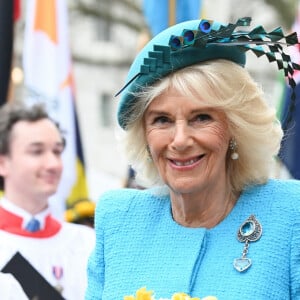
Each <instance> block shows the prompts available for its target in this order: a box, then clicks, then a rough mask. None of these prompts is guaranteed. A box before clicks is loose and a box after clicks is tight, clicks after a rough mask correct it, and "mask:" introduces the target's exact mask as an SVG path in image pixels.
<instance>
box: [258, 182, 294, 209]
mask: <svg viewBox="0 0 300 300" xmlns="http://www.w3.org/2000/svg"><path fill="white" fill-rule="evenodd" d="M254 191H255V192H256V194H257V196H258V198H261V199H262V202H264V203H265V201H266V200H267V199H268V200H269V203H272V204H273V205H275V206H277V207H282V208H284V209H287V208H288V209H290V210H296V211H300V181H299V180H295V179H270V180H268V182H267V183H266V184H263V185H259V186H256V187H255V188H254Z"/></svg>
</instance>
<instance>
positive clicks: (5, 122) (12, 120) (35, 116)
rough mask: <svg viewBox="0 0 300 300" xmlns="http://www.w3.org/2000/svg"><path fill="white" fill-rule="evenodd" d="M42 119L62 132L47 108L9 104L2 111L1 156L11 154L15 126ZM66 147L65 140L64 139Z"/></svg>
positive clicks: (2, 181) (0, 111) (15, 103)
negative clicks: (51, 123)
mask: <svg viewBox="0 0 300 300" xmlns="http://www.w3.org/2000/svg"><path fill="white" fill-rule="evenodd" d="M42 119H48V120H50V121H52V122H53V123H54V124H55V125H56V126H57V128H58V130H59V131H60V132H61V130H60V128H59V125H58V123H57V122H55V121H54V120H53V119H51V118H50V116H49V114H48V113H47V111H46V109H45V106H44V105H43V104H41V103H39V104H35V105H32V106H27V105H25V104H23V103H20V102H8V103H6V104H5V105H3V106H2V107H1V109H0V155H1V154H2V155H7V154H9V152H10V142H11V133H12V129H13V127H14V125H15V124H16V123H18V122H20V121H28V122H36V121H39V120H42ZM62 139H63V143H64V145H65V139H64V138H63V136H62ZM3 187H4V180H3V177H2V176H0V189H3Z"/></svg>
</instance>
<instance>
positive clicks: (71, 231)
mask: <svg viewBox="0 0 300 300" xmlns="http://www.w3.org/2000/svg"><path fill="white" fill-rule="evenodd" d="M62 231H63V232H64V233H65V234H66V235H68V236H72V235H74V236H76V239H78V237H79V236H80V238H82V239H84V240H90V241H91V242H93V240H94V238H95V232H94V229H93V228H91V227H88V226H86V225H81V224H74V223H69V222H65V221H64V222H62Z"/></svg>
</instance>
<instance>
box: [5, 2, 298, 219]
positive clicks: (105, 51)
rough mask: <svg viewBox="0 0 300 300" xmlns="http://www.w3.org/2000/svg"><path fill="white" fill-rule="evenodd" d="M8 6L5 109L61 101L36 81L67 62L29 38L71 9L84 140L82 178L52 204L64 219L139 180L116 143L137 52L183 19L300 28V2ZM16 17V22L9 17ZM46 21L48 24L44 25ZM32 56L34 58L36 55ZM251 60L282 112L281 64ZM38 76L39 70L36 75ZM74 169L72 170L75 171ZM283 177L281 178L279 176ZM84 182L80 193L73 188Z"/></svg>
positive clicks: (80, 138) (78, 120)
mask: <svg viewBox="0 0 300 300" xmlns="http://www.w3.org/2000/svg"><path fill="white" fill-rule="evenodd" d="M12 2H13V3H14V5H13V6H11V4H12ZM1 3H2V4H0V14H1V16H0V25H1V26H0V33H1V32H2V34H0V39H1V40H0V51H1V52H0V57H1V55H2V56H3V55H5V52H7V51H9V49H10V45H11V44H10V40H9V34H12V35H13V38H12V45H13V47H12V48H11V50H12V51H11V53H12V55H11V64H10V65H9V63H8V62H9V59H8V58H7V57H9V56H7V57H6V60H5V59H4V62H3V63H1V64H2V66H4V65H5V62H6V65H7V64H8V65H9V66H8V67H9V68H10V76H9V78H10V85H9V88H8V90H7V93H6V94H5V93H4V94H3V93H2V95H1V100H2V103H3V102H5V101H14V100H22V101H24V100H25V101H26V99H30V98H31V99H32V98H35V99H37V98H38V99H42V100H43V101H48V102H49V101H51V99H52V100H53V99H54V98H55V99H56V95H55V92H54V94H51V95H52V96H53V95H54V96H53V97H54V98H51V97H49V95H47V93H46V92H45V93H44V92H43V91H41V89H39V86H35V87H34V84H33V83H32V82H33V81H34V80H35V78H37V77H39V78H40V79H41V80H43V82H50V81H51V80H52V79H51V78H52V77H51V76H50V73H51V72H52V71H53V70H52V68H51V66H52V67H53V65H52V64H55V63H56V62H58V64H59V66H58V68H59V67H60V66H61V65H64V63H63V62H60V59H57V60H54V61H53V62H51V58H49V61H48V58H47V56H43V57H42V58H40V57H39V55H40V53H41V52H42V51H46V52H47V51H49V50H50V52H48V54H49V53H50V54H49V55H51V53H52V52H53V51H56V50H53V51H52V50H51V47H52V46H53V45H52V44H51V43H50V44H49V45H48V44H47V43H49V41H45V40H43V37H41V36H39V37H38V38H40V40H38V41H34V39H33V38H32V37H29V35H30V34H32V33H30V30H31V29H32V28H31V29H30V26H31V25H30V24H33V23H32V22H33V21H32V18H33V19H34V18H35V22H37V12H43V16H42V17H40V19H39V22H40V23H39V24H40V25H39V26H40V27H38V25H36V24H37V23H34V24H35V25H34V26H35V27H34V28H35V33H36V32H38V31H39V29H40V33H39V34H41V33H42V32H43V31H44V32H48V33H49V32H50V29H49V28H48V27H47V26H48V25H47V24H48V23H49V22H50V21H51V20H50V21H49V20H48V18H50V19H51V12H55V13H54V14H52V15H53V17H57V18H59V17H61V15H60V13H59V12H58V6H57V7H56V5H58V4H57V3H60V4H59V6H61V5H65V6H66V11H65V12H66V14H65V15H64V16H65V17H64V19H63V20H64V22H65V23H64V24H65V26H66V27H65V29H64V30H65V31H64V33H63V35H62V39H63V41H64V49H66V47H67V48H68V51H69V52H68V54H67V60H68V55H69V56H70V60H69V61H68V65H67V67H68V68H69V69H68V72H69V71H70V74H71V75H72V76H71V79H72V84H71V95H72V105H74V107H73V108H72V109H73V112H72V114H74V115H73V116H75V117H74V119H73V121H74V122H75V123H74V122H73V123H74V124H75V126H76V130H75V132H74V134H75V136H76V138H77V140H75V142H74V145H75V148H76V149H75V150H73V152H72V151H71V152H72V153H73V154H74V153H75V152H76V151H78V149H79V152H80V153H79V158H78V157H77V158H76V164H77V166H76V167H75V169H74V170H76V171H75V172H77V173H78V174H79V177H80V178H77V179H76V178H75V179H74V178H73V179H72V180H71V184H68V183H62V185H61V190H65V191H64V193H62V194H60V196H59V197H56V198H55V197H54V199H56V200H53V203H54V204H53V205H54V206H55V205H58V206H59V207H60V208H58V210H57V214H60V213H59V212H58V211H59V210H61V212H62V211H63V210H64V205H65V203H67V205H72V203H74V202H76V201H77V200H78V199H82V198H87V199H89V200H91V201H93V202H96V201H97V200H98V198H99V196H100V195H101V194H102V193H103V192H104V191H105V190H107V189H111V188H119V187H124V186H126V185H128V182H129V181H128V180H129V178H128V177H129V176H131V177H132V176H133V172H132V171H131V170H129V167H128V163H127V161H126V158H125V157H124V155H123V154H122V151H121V149H120V147H119V144H118V142H117V137H118V135H119V132H120V128H119V127H118V125H117V123H116V117H115V115H116V107H117V104H118V101H119V99H118V97H115V96H114V95H115V94H116V93H117V92H118V91H119V90H120V88H121V87H122V86H123V85H124V83H125V81H126V74H127V71H128V69H129V66H130V64H131V62H132V61H133V59H134V57H135V55H136V53H137V52H138V51H139V49H141V47H142V46H143V45H144V44H145V43H146V42H147V40H149V38H150V37H151V36H152V35H153V34H155V33H157V32H158V31H160V30H162V29H164V28H165V27H166V26H169V25H172V24H174V23H176V22H178V20H179V18H181V19H190V18H192V19H194V18H201V17H202V18H206V19H213V20H218V21H220V22H224V23H228V22H236V20H237V19H238V18H240V17H245V16H250V17H252V24H253V26H255V25H258V24H263V26H264V27H265V29H266V30H267V31H270V30H273V29H274V28H276V27H277V26H281V27H282V28H283V29H284V30H285V32H289V31H291V29H292V27H293V26H295V23H296V20H297V13H298V6H299V4H298V0H276V1H275V0H251V1H249V0H202V1H199V0H197V1H194V0H181V1H180V0H177V1H175V0H159V1H158V0H68V1H64V0H57V1H55V0H19V1H18V0H15V1H13V0H1ZM42 6H44V8H42ZM11 10H12V12H13V19H11V18H9V17H8V16H9V13H8V12H11ZM7 19H8V20H7ZM1 20H2V21H1ZM11 20H12V31H11V32H8V33H7V29H8V28H9V27H7V24H10V23H9V22H11ZM57 20H58V21H57V22H56V24H57V26H58V27H57V28H56V30H57V31H58V30H59V28H60V27H59V26H63V24H62V23H61V22H62V21H61V20H62V19H57ZM52 21H53V20H52ZM5 22H8V23H5ZM43 22H45V23H47V22H48V23H47V24H46V25H41V24H42V23H43ZM50 23H51V22H50ZM5 26H6V27H5ZM32 26H33V25H32ZM43 26H44V27H43ZM4 31H5V32H4ZM5 34H8V35H5ZM1 36H2V38H1ZM49 37H50V35H49ZM44 42H45V45H44V46H43V47H41V44H42V43H44ZM59 42H60V41H59V39H58V41H57V43H59ZM30 43H31V44H30ZM1 44H2V46H1ZM29 44H30V45H29ZM34 47H35V49H33V48H34ZM32 49H33V50H32ZM30 51H33V52H32V53H31V54H30V53H29V52H30ZM34 51H35V52H34ZM51 51H52V52H51ZM26 57H27V58H26ZM28 57H29V58H28ZM58 57H59V58H61V56H60V55H59V56H58ZM247 59H248V61H247V68H248V69H249V71H250V72H251V73H252V74H253V76H254V77H255V78H257V80H258V81H259V82H261V84H262V86H263V89H264V90H265V92H266V95H267V98H268V100H269V101H270V103H271V105H274V106H275V107H279V106H280V102H281V101H282V98H283V93H284V90H285V83H284V80H283V76H279V75H278V71H277V66H276V64H270V63H268V61H267V60H266V59H265V58H261V59H260V58H259V59H257V58H256V57H255V56H254V55H253V54H252V53H249V54H247ZM47 62H48V63H47ZM44 64H45V66H43V65H44ZM46 65H47V66H46ZM47 68H48V69H47ZM49 68H50V70H49ZM35 69H38V70H39V71H38V72H37V73H36V72H33V73H31V72H32V70H35ZM51 70H52V71H51ZM62 72H63V71H62ZM0 73H2V75H1V76H2V78H3V76H4V75H5V69H4V68H2V71H1V67H0ZM30 74H31V75H30ZM32 74H33V75H32ZM39 74H40V75H39ZM59 74H61V73H59ZM48 75H49V77H47V76H48ZM46 91H47V89H46ZM3 95H5V96H3ZM33 95H34V97H33ZM50 98H51V99H50ZM56 100H57V99H56ZM53 101H54V100H53ZM57 101H59V100H57ZM60 118H63V119H64V118H67V115H64V114H60ZM72 118H73V117H72ZM58 119H59V118H58ZM73 123H72V124H73ZM78 147H79V148H78ZM76 153H77V152H76ZM76 153H75V154H76ZM76 155H77V154H76ZM73 160H74V158H73ZM78 162H79V165H78ZM66 165H67V166H68V163H67V164H66ZM78 166H79V167H78ZM69 170H73V169H72V167H70V169H69ZM276 172H278V173H276ZM281 172H282V171H281V170H280V171H278V170H276V171H275V173H276V175H278V176H280V174H281ZM73 173H74V172H73ZM279 173H280V174H279ZM79 181H81V183H79ZM83 181H84V183H83ZM78 183H79V186H78V187H77V189H74V186H73V185H75V184H78ZM72 189H73V190H72ZM70 193H73V194H72V197H69V194H70ZM55 201H56V202H55Z"/></svg>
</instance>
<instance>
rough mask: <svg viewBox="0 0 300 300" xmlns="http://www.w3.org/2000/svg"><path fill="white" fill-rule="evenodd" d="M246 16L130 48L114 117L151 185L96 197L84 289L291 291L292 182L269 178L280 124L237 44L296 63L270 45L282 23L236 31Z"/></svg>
mask: <svg viewBox="0 0 300 300" xmlns="http://www.w3.org/2000/svg"><path fill="white" fill-rule="evenodd" d="M249 22H250V20H249V19H248V18H244V19H240V20H238V22H237V23H236V24H229V25H228V26H223V25H220V24H219V23H217V22H208V21H206V20H202V21H199V20H198V21H189V22H185V23H182V24H178V25H175V26H173V27H170V28H168V29H167V30H165V31H163V32H162V33H160V34H159V35H158V36H156V37H155V38H154V39H153V40H152V41H150V42H149V43H148V45H146V46H145V48H144V49H143V50H142V51H141V53H140V54H139V55H138V56H137V58H136V59H135V61H134V63H133V65H132V67H131V69H130V71H129V75H128V83H127V85H126V86H125V88H123V90H122V94H123V95H122V99H121V102H120V106H119V110H118V121H119V124H120V126H121V127H122V128H123V129H124V130H125V142H126V145H127V154H128V156H129V160H130V162H131V164H132V167H133V168H134V169H135V171H136V172H137V175H138V176H139V177H140V178H143V179H147V183H148V184H149V183H151V184H152V185H153V186H155V187H152V188H147V189H145V190H134V189H122V190H114V191H109V192H107V193H105V194H104V195H103V196H102V198H101V199H100V201H99V202H98V204H97V209H96V216H95V230H96V237H97V242H96V247H95V249H94V251H93V253H92V254H91V256H90V259H89V267H88V278H89V285H88V289H87V292H86V299H102V300H112V299H116V300H117V299H118V300H119V299H123V296H124V295H128V294H133V293H134V292H135V291H136V290H137V289H139V288H140V287H143V286H146V287H147V288H149V289H151V290H153V291H154V292H155V299H160V298H170V297H171V295H172V294H173V293H174V292H177V291H180V292H185V293H187V294H189V295H191V296H193V297H203V296H205V295H214V296H216V297H217V298H218V299H226V300H227V299H230V300H240V299H243V300H247V299H249V300H250V299H251V300H252V299H300V221H299V220H300V196H299V195H300V184H299V182H297V181H293V180H290V181H283V180H275V179H270V178H269V176H270V169H271V167H272V164H273V160H274V157H275V156H276V155H277V153H278V151H279V148H280V142H281V139H282V136H283V131H282V129H281V126H280V123H279V122H278V120H277V119H276V116H275V111H274V109H273V108H270V107H269V106H268V105H267V103H266V101H265V99H264V95H263V92H262V90H261V89H260V88H259V86H258V85H257V84H256V83H255V82H254V80H253V79H252V78H251V77H250V76H249V74H248V72H247V71H246V70H245V69H244V64H245V51H247V50H248V49H249V45H252V46H253V43H254V42H255V43H254V44H255V45H254V47H253V52H255V53H257V51H258V50H260V51H261V53H260V55H261V54H262V53H263V54H264V55H266V56H268V58H269V57H271V56H272V55H273V56H274V57H275V56H276V57H277V60H278V61H280V62H282V61H284V64H285V65H288V66H291V65H292V66H293V67H294V68H298V66H296V65H295V64H294V65H293V64H291V61H290V58H289V56H286V55H284V54H282V52H280V51H279V50H281V49H282V45H279V42H278V40H280V35H282V36H281V37H284V36H283V34H282V32H281V33H278V35H277V37H274V36H275V34H274V36H273V32H272V33H271V34H268V33H266V32H265V31H264V29H263V28H262V27H257V28H256V29H254V30H253V31H235V29H236V27H237V26H244V25H249ZM293 37H294V36H293ZM285 38H286V43H287V44H288V45H289V44H290V43H291V44H293V43H298V41H297V39H296V40H295V39H294V40H293V42H290V41H289V38H288V37H285ZM253 41H254V42H253ZM261 44H264V45H265V46H266V47H267V50H262V47H261ZM278 45H279V47H277V46H278ZM268 47H269V48H268ZM276 49H277V50H278V51H277V50H276ZM269 50H270V51H269ZM262 51H263V52H262ZM279 52H280V53H281V55H282V56H281V58H278V53H279ZM260 55H258V56H260ZM284 68H287V67H284ZM285 71H286V72H290V73H291V74H292V72H293V68H290V69H289V70H286V69H285ZM291 80H292V79H291ZM145 182H146V181H144V182H143V184H145Z"/></svg>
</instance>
